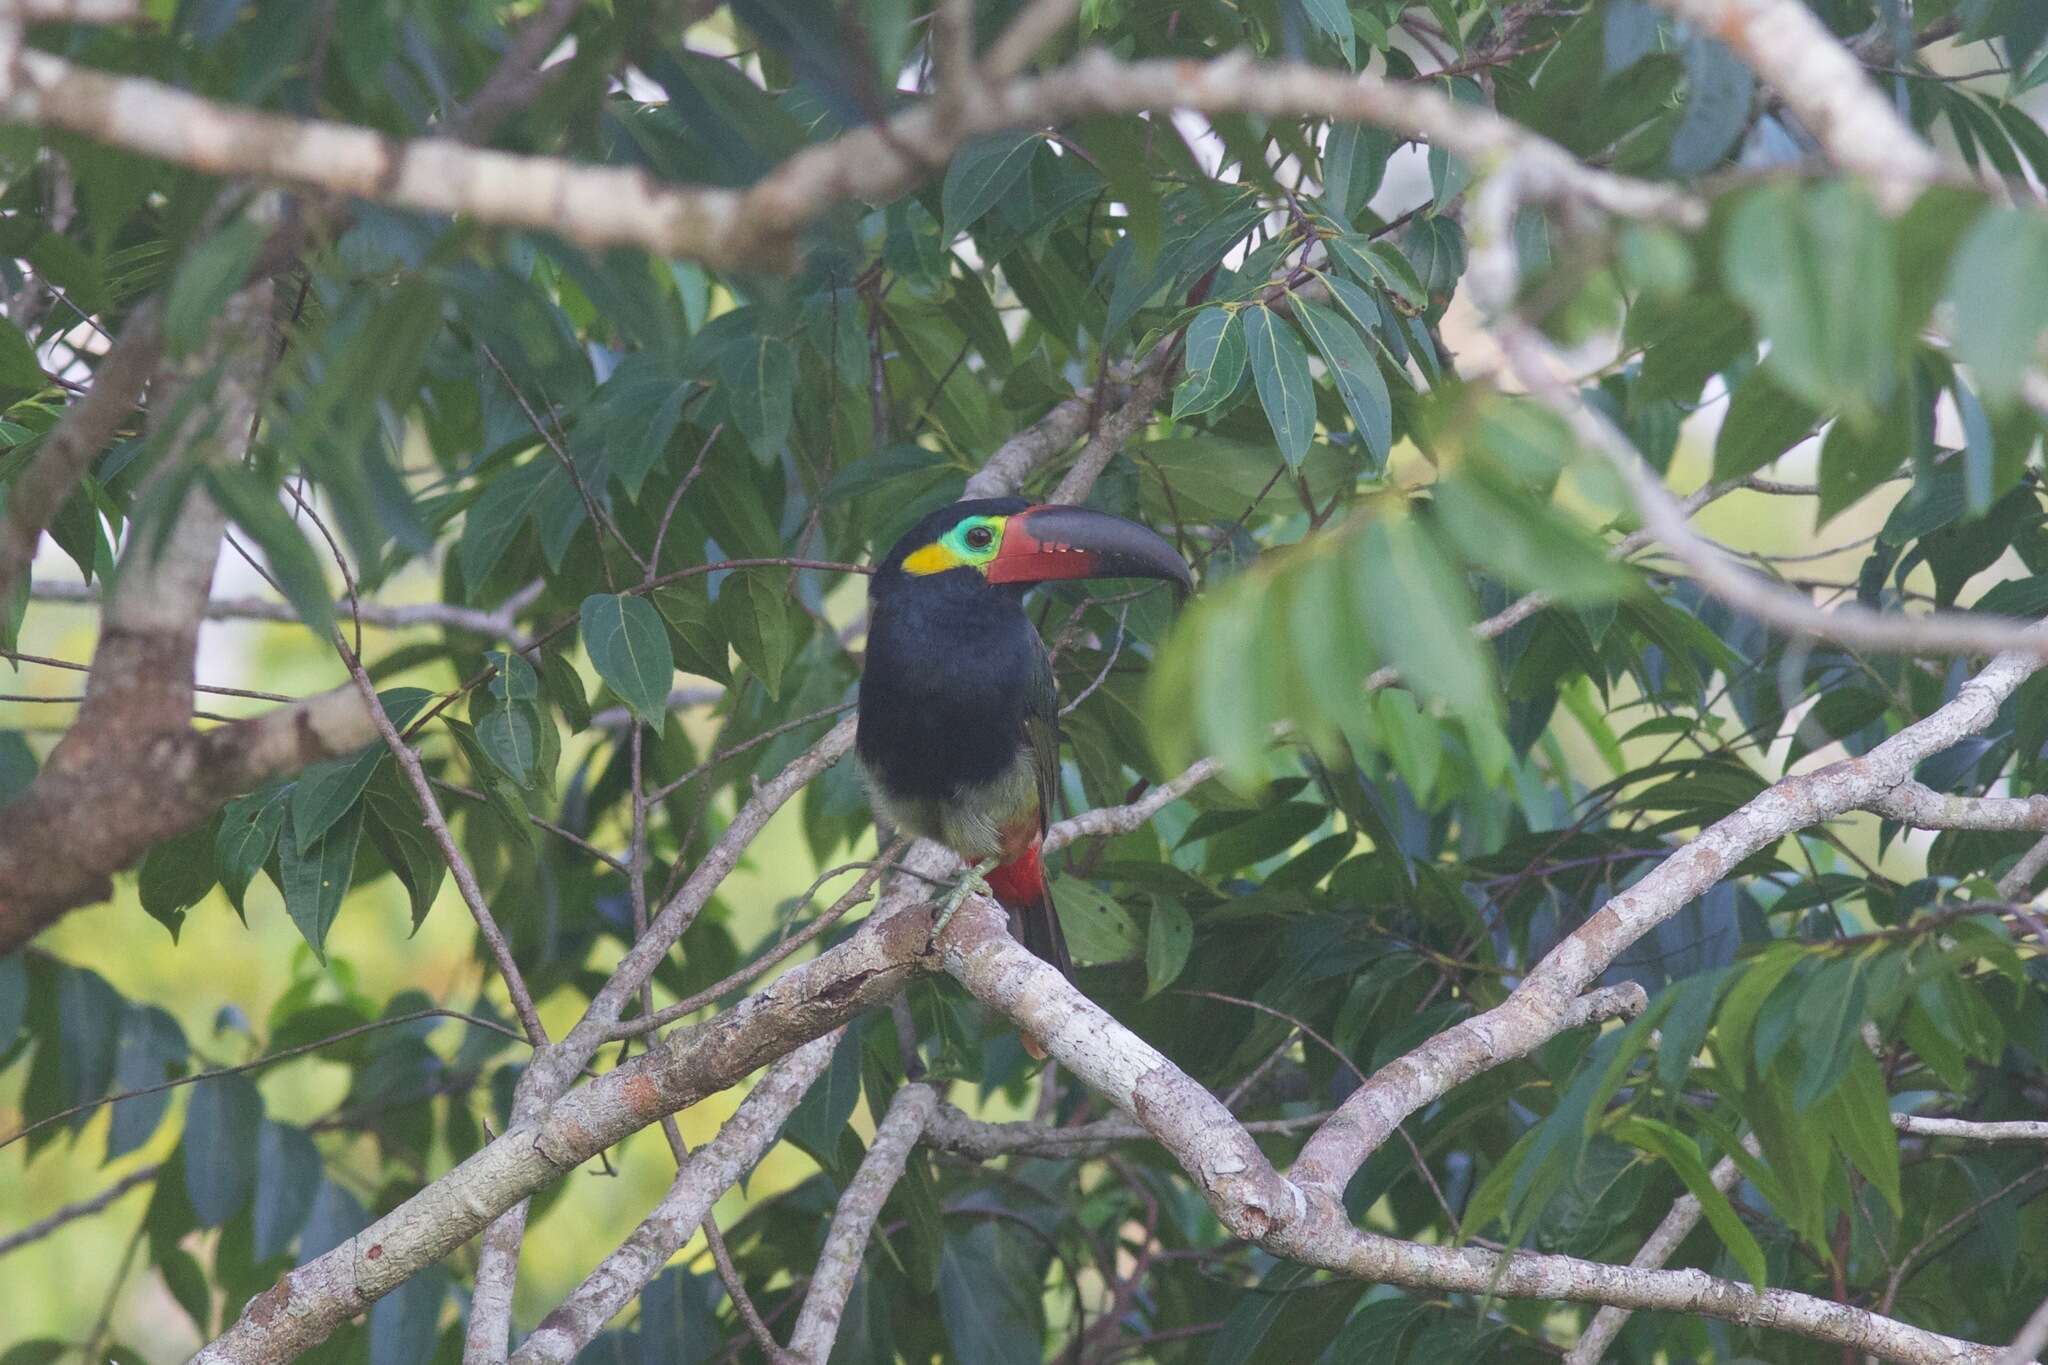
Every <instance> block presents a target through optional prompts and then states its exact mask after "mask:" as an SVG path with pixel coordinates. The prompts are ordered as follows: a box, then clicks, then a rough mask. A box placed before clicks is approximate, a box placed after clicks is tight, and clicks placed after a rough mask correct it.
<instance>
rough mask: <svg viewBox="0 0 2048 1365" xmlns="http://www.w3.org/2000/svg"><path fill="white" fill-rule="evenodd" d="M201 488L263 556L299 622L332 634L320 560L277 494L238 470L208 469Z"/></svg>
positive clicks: (322, 633)
mask: <svg viewBox="0 0 2048 1365" xmlns="http://www.w3.org/2000/svg"><path fill="white" fill-rule="evenodd" d="M206 487H207V491H208V492H210V493H212V494H213V497H214V500H215V501H217V502H218V503H219V504H220V506H221V510H222V511H224V512H226V513H227V514H228V515H229V516H230V517H232V518H233V519H234V521H235V524H236V525H238V526H240V527H241V528H242V529H243V530H244V531H247V532H248V533H249V538H250V539H251V540H254V541H255V542H256V545H257V548H259V549H261V550H262V551H263V557H264V558H265V559H266V560H268V561H269V562H270V572H271V573H272V575H274V576H275V577H276V579H277V583H278V586H279V587H280V588H282V589H283V590H284V595H285V600H287V601H289V602H290V603H291V604H292V609H293V610H295V611H297V612H298V614H299V619H300V620H301V621H304V622H305V623H306V624H307V625H308V626H310V627H312V629H313V631H314V633H316V634H318V635H320V636H323V637H325V636H327V635H329V634H332V633H333V631H334V599H333V597H332V596H331V595H330V594H329V593H328V591H327V578H326V575H325V574H324V573H323V572H322V571H321V568H320V559H319V557H318V556H317V555H315V554H314V553H313V547H312V546H311V545H310V544H308V543H307V542H306V537H305V534H304V533H303V532H302V531H300V530H299V528H298V526H297V525H296V524H295V523H294V522H293V521H292V519H291V516H290V515H289V514H288V513H287V512H286V511H285V510H284V508H283V507H281V506H279V505H278V501H277V490H276V489H275V488H272V487H271V486H270V484H269V482H268V481H267V480H265V479H261V478H258V477H257V476H256V474H255V473H253V472H252V471H250V470H248V469H245V468H243V467H242V466H240V465H228V466H224V467H218V468H212V469H208V470H207V471H206Z"/></svg>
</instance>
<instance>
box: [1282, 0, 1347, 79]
mask: <svg viewBox="0 0 2048 1365" xmlns="http://www.w3.org/2000/svg"><path fill="white" fill-rule="evenodd" d="M1294 3H1295V4H1296V5H1297V6H1299V7H1300V11H1301V15H1302V17H1303V18H1305V19H1307V20H1308V22H1309V26H1310V27H1312V28H1314V29H1315V30H1316V31H1317V32H1318V33H1321V34H1323V35H1324V36H1326V37H1328V38H1330V39H1332V40H1333V41H1334V42H1335V43H1336V44H1337V50H1338V51H1339V52H1342V53H1343V54H1344V64H1345V65H1346V66H1356V65H1357V64H1358V36H1357V30H1356V29H1355V28H1354V27H1353V26H1352V23H1351V11H1350V9H1349V8H1348V7H1347V6H1346V5H1345V4H1344V0H1294Z"/></svg>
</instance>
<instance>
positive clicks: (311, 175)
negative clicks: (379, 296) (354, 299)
mask: <svg viewBox="0 0 2048 1365" xmlns="http://www.w3.org/2000/svg"><path fill="white" fill-rule="evenodd" d="M997 50H998V51H1003V50H1005V49H1004V48H1003V46H1002V43H1001V40H998V44H997ZM1169 109H1188V110H1193V111H1196V112H1201V113H1221V112H1245V113H1253V114H1263V115H1266V116H1268V117H1305V118H1333V119H1339V120H1344V121H1349V122H1365V123H1371V124H1375V125H1377V126H1380V127H1385V128H1391V129H1393V130H1395V131H1397V132H1399V133H1401V134H1402V135H1403V136H1409V137H1415V138H1419V139H1422V140H1426V141H1428V142H1429V143H1430V144H1431V145H1432V146H1436V147H1441V148H1443V149H1444V150H1445V151H1448V152H1450V153H1452V154H1454V155H1457V156H1460V157H1463V158H1464V159H1465V160H1466V161H1468V162H1470V163H1471V164H1473V165H1474V166H1476V167H1480V168H1482V169H1484V168H1487V167H1490V166H1493V165H1494V164H1496V163H1498V162H1502V161H1505V160H1508V159H1510V158H1512V159H1513V160H1514V161H1515V162H1516V164H1517V165H1518V166H1520V167H1522V168H1523V169H1524V171H1525V173H1526V174H1527V175H1529V176H1530V177H1532V178H1535V179H1541V180H1544V181H1546V182H1547V183H1549V184H1550V186H1551V189H1552V191H1553V192H1554V193H1556V194H1557V195H1560V196H1569V197H1572V198H1576V199H1580V200H1583V201H1585V202H1587V203H1590V204H1593V205H1595V206H1597V207H1600V208H1603V209H1606V210H1607V211H1609V212H1613V213H1619V214H1623V215H1625V216H1628V217H1633V218H1648V219H1658V220H1663V221H1670V222H1677V223H1684V224H1697V223H1698V222H1699V221H1701V215H1702V209H1701V207H1700V206H1699V204H1698V203H1697V202H1695V201H1694V200H1693V199H1691V198H1690V197H1689V196H1687V195H1684V194H1682V193H1680V192H1678V191H1676V190H1673V189H1671V188H1668V187H1665V186H1661V185H1653V184H1650V183H1647V182H1644V181H1636V180H1629V179H1626V178H1624V177H1620V176H1615V175H1611V174H1608V173H1606V172H1603V171H1597V170H1593V169H1590V168H1588V167H1585V166H1583V165H1581V164H1580V163H1579V162H1577V161H1576V160H1575V159H1573V158H1572V157H1571V156H1569V155H1568V154H1567V153H1565V152H1564V151H1563V150H1562V149H1561V148H1559V147H1558V146H1557V145H1556V144H1554V143H1552V142H1549V141H1547V140H1546V139H1544V138H1542V137H1539V136H1537V135H1536V134H1533V133H1530V132H1528V131H1527V130H1526V129H1523V128H1521V127H1520V126H1519V125H1517V124H1515V123H1513V122H1512V121H1510V120H1507V119H1504V118H1502V117H1500V116H1498V115H1496V114H1494V113H1492V112H1491V111H1490V110H1486V109H1484V108H1481V107H1479V106H1475V105H1460V104H1456V103H1454V102H1453V101H1451V100H1450V99H1449V98H1448V97H1446V96H1444V95H1442V94H1440V93H1438V92H1436V91H1435V90H1433V89H1430V88H1427V87H1425V86H1420V85H1415V86H1405V85H1395V84H1390V83H1387V82H1384V81H1379V80H1375V79H1373V78H1370V77H1354V76H1351V75H1350V74H1348V73H1343V72H1336V71H1328V70H1324V69H1321V68H1317V67H1313V66H1309V65H1307V64H1305V63H1292V62H1274V63H1255V62H1248V61H1244V60H1240V59H1236V58H1224V59H1220V60H1217V61H1213V62H1208V63H1194V62H1184V61H1165V60H1156V61H1139V62H1120V61H1118V60H1117V59H1115V58H1114V57H1111V56H1109V55H1108V54H1106V53H1102V52H1091V53H1086V54H1083V55H1082V56H1080V57H1078V58H1076V59H1075V60H1074V61H1073V62H1071V63H1069V64H1067V65H1066V66H1063V67H1060V68H1057V69H1055V70H1052V71H1049V72H1046V73H1045V74H1044V75H1041V76H1038V77H1033V78H1019V79H1015V80H1007V81H1003V82H1001V83H999V84H997V85H995V86H994V88H993V89H990V90H987V91H984V92H983V93H982V94H981V96H980V97H979V98H976V99H973V100H970V101H968V102H967V104H966V105H965V106H964V107H963V108H961V109H959V110H953V111H948V110H945V109H942V108H940V107H939V102H937V101H933V102H928V103H926V104H924V105H920V106H918V107H915V108H912V109H910V110H908V111H907V112H905V113H902V114H899V115H897V116H895V117H894V118H891V119H889V120H888V121H887V122H885V123H882V124H878V125H873V126H869V127H863V128H859V129H855V130H853V131H851V132H848V133H845V134H843V135H841V136H840V137H838V138H835V139H832V140H831V141H829V142H825V143H820V144H817V145H815V146H812V147H808V148H806V149H804V150H803V151H800V152H797V153H796V154H794V155H792V156H791V157H790V158H789V159H788V160H786V161H784V162H783V163H782V164H781V165H780V166H778V167H777V168H776V169H775V170H774V171H772V172H770V173H769V174H768V175H767V176H766V177H765V178H764V179H763V180H761V181H760V182H759V183H758V184H756V185H754V186H753V187H752V188H750V189H748V190H746V191H744V192H742V191H736V190H730V189H723V188H717V187H709V186H691V185H668V184H663V183H661V182H659V181H657V180H655V179H653V178H652V177H651V176H649V175H648V174H646V173H645V172H644V171H642V170H639V169H637V168H624V167H611V166H594V165H585V164H579V163H575V162H570V161H565V160H562V159H560V158H555V157H545V156H516V155H512V154H508V153H504V152H495V151H488V150H484V149H480V148H474V147H468V146H465V145H463V144H461V143H459V142H456V141H454V140H452V139H447V138H425V139H419V140H415V141H411V142H394V141H392V140H391V139H389V138H386V137H384V136H382V135H381V134H378V133H376V132H373V131H372V130H370V129H368V128H362V127H356V126H352V125H348V124H342V123H333V122H327V121H322V120H312V119H294V118H286V117H281V116H278V115H273V114H264V113H257V112H255V111H252V110H246V109H239V108H234V107H230V106H227V105H223V104H220V103H217V102H215V101H212V100H207V99H204V98H201V97H199V96H195V95H192V94H189V93H187V92H185V91H182V90H178V89H176V88H174V87H171V86H168V85H164V84H162V83H160V82H156V81H151V80H147V79H144V78H142V77H135V76H114V75H108V74H106V73H103V72H99V71H94V70H91V69H88V68H85V67H81V66H77V65H75V64H73V63H71V62H69V61H67V60H65V59H64V58H61V57H58V56H55V55H53V54H51V53H47V52H42V51H38V50H34V49H28V50H24V51H22V52H21V53H20V54H19V56H18V59H17V61H16V62H15V64H14V67H13V70H12V83H11V86H10V87H9V88H7V89H5V90H4V91H0V117H4V118H5V119H7V120H8V121H10V122H15V123H27V124H35V125H40V126H44V127H50V128H61V129H64V130H67V131H70V132H73V133H77V134H80V135H81V136H84V137H88V138H91V139H93V140H95V141H98V142H103V143H106V144H108V145H110V146H116V147H123V148H126V149H128V150H130V151H135V152H140V153H142V154H144V155H147V156H154V157H157V158H160V159H162V160H165V161H171V162H175V163H177V164H180V165H184V166H189V167H192V168H193V169H196V170H200V171H203V172H205V173H207V174H212V175H224V176H255V177H259V178H263V179H269V180H275V181H281V182H284V183H287V184H295V185H302V186H306V187H309V188H314V189H321V190H327V191H332V192H336V193H341V194H346V195H351V196H354V197H357V198H362V199H369V200H373V201H376V202H380V203H386V204H392V205H396V206H399V207H402V208H409V209H413V210H417V211H420V212H426V213H440V214H452V215H461V216H465V217H470V218H474V219H476V220H477V221H480V222H484V223H491V224H497V225H500V226H508V227H529V228H541V229H545V230H547V231H551V232H556V233H559V234H561V235H562V236H564V237H566V238H568V239H570V240H571V241H574V242H576V243H578V244H579V245H582V246H585V247H609V246H638V247H643V248H645V249H647V250H649V251H652V252H654V253H655V254H656V255H660V256H672V257H680V258H684V259H689V260H695V261H700V262H703V263H705V264H708V265H713V266H717V267H728V268H729V267H742V268H754V269H760V268H766V267H773V268H788V267H789V266H790V265H791V264H792V263H793V258H794V254H795V252H794V248H795V241H796V236H797V234H798V233H799V232H800V231H801V230H802V229H803V228H804V227H805V226H806V225H808V224H809V223H810V222H811V221H812V220H813V219H814V218H815V217H817V216H818V215H819V214H820V213H822V212H824V211H825V210H826V209H828V208H830V207H831V206H832V205H834V204H836V203H841V202H845V201H847V200H852V199H864V200H868V201H870V202H879V201H880V200H883V199H887V198H890V197H893V196H895V195H897V194H899V193H901V192H902V191H904V190H906V189H908V188H910V187H912V186H914V185H916V184H918V183H919V182H921V181H922V180H923V179H924V178H925V177H926V176H928V175H929V174H930V173H931V172H932V171H933V170H934V169H935V168H936V167H938V166H941V165H943V164H944V163H945V161H946V160H947V159H948V158H949V157H950V156H951V154H952V153H953V151H954V150H956V149H957V148H958V147H959V146H960V145H961V143H963V142H964V141H966V140H967V139H968V138H971V137H975V136H978V135H981V134H986V133H992V132H1000V131H1003V130H1005V129H1010V128H1034V127H1044V126H1046V125H1048V124H1054V123H1061V122H1065V121H1068V120H1071V119H1074V118H1077V117H1081V116H1084V115H1089V114H1132V113H1139V112H1143V111H1147V110H1169Z"/></svg>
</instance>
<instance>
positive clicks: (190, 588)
mask: <svg viewBox="0 0 2048 1365" xmlns="http://www.w3.org/2000/svg"><path fill="white" fill-rule="evenodd" d="M270 298H271V290H270V285H269V283H268V282H267V281H266V282H263V283H260V284H256V285H252V286H250V287H248V288H246V289H243V290H242V291H241V292H239V293H238V294H236V295H235V296H234V297H233V298H232V299H230V300H229V302H228V304H227V306H226V308H225V309H223V310H222V312H221V315H220V316H219V317H218V318H217V319H216V320H215V322H214V325H213V328H212V331H211V334H210V336H209V340H208V344H207V345H205V346H203V347H200V348H197V349H196V350H195V352H194V353H193V354H192V355H191V356H188V357H186V358H185V359H184V360H182V361H180V362H179V363H177V364H174V365H166V366H165V367H164V368H163V373H162V374H160V375H159V376H158V378H157V380H156V402H155V404H154V405H153V410H154V416H155V420H156V421H157V422H158V423H159V424H164V425H163V429H162V430H160V432H159V434H160V436H161V438H162V439H163V441H164V444H165V447H166V448H165V451H164V453H163V455H162V457H161V459H160V462H159V464H158V465H157V467H156V469H155V471H153V472H152V474H151V475H150V476H149V477H148V478H147V479H146V480H145V481H144V483H143V486H142V488H141V490H140V491H138V493H137V495H136V497H137V500H138V503H139V507H140V510H139V511H138V514H137V526H136V529H135V531H134V532H133V533H132V534H131V535H130V536H129V538H128V545H127V548H126V549H125V550H124V551H123V553H122V556H121V562H120V565H119V569H118V571H117V575H116V578H115V581H114V584H113V587H112V589H111V591H110V593H109V595H108V597H107V601H106V605H105V607H104V609H103V610H102V612H101V616H100V633H99V643H98V646H97V648H96V649H95V651H94V654H93V661H92V669H91V671H90V673H89V674H88V675H87V679H86V689H85V700H84V702H83V703H82V705H81V706H80V707H79V711H78V717H77V720H76V721H75V722H74V724H73V725H72V728H71V729H70V731H69V732H68V733H66V735H65V736H64V738H63V739H62V740H61V741H60V742H59V743H58V745H57V747H56V748H55V749H54V750H53V751H52V752H51V754H50V758H49V762H48V763H47V764H45V765H44V768H43V771H42V772H41V773H40V774H39V775H38V776H37V777H36V779H35V781H34V782H32V783H31V784H30V785H29V789H28V791H27V792H26V793H24V794H23V795H22V796H21V797H20V798H18V799H17V800H16V801H15V802H13V803H12V804H11V805H9V806H8V807H7V811H6V817H5V818H4V819H0V954H5V953H7V952H10V951H12V950H13V949H14V948H16V947H18V946H20V945H21V944H22V943H25V942H27V941H28V939H29V938H31V937H33V936H34V935H35V933H36V932H37V931H38V930H40V929H41V928H42V927H43V926H44V925H45V924H47V923H49V922H50V921H51V920H53V919H55V918H56V917H57V916H59V915H61V914H62V913H63V912H64V911H65V910H67V909H69V908H70V907H72V906H73V905H77V904H80V903H81V902H83V901H87V900H93V899H97V898H99V897H102V896H104V895H105V894H106V889H107V877H108V875H109V874H111V873H112V872H113V871H114V870H115V869H117V868H120V867H125V866H126V865H127V864H128V863H130V862H132V861H133V860H134V858H135V857H136V856H138V855H139V854H140V853H141V851H142V850H143V849H144V848H146V847H148V846H149V844H151V843H153V842H155V841H156V840H157V839H160V838H163V837H165V836H167V835H169V834H173V833H176V832H177V831H178V830H180V829H183V828H185V827H186V826H187V825H189V824H190V823H193V821H194V820H196V819H198V818H203V816H204V814H206V813H209V812H210V811H211V810H212V809H213V808H214V807H216V806H217V805H218V804H219V802H220V800H221V799H224V794H220V795H217V794H216V793H217V791H218V785H217V784H219V783H221V782H223V781H232V780H233V778H234V777H236V776H239V775H240V774H241V773H242V772H245V771H246V770H247V769H248V767H250V766H252V765H256V764H260V763H262V762H264V761H266V760H268V759H270V758H272V757H274V756H275V754H274V738H275V734H274V731H275V724H276V722H274V721H273V722H272V723H271V725H270V727H267V728H265V729H262V730H254V731H250V732H247V733H246V734H244V735H243V737H244V738H247V739H249V740H251V741H254V742H255V745H257V746H261V751H260V752H256V753H250V754H244V755H237V756H235V758H234V759H232V760H231V761H230V762H229V763H228V764H226V765H223V764H222V763H221V762H220V761H219V757H218V755H219V746H220V745H221V744H222V743H223V740H222V739H221V738H220V737H221V736H223V735H231V734H235V733H237V732H238V731H240V729H241V727H239V726H229V727H224V728H223V729H222V730H217V731H213V732H211V733H209V734H207V735H198V734H195V733H194V732H193V731H192V729H191V722H192V699H193V682H194V677H193V657H194V651H195V650H196V648H197V645H198V638H199V634H198V632H199V618H200V613H201V612H202V610H203V609H204V607H205V603H206V600H207V593H208V589H209V588H210V586H211V585H212V582H213V569H214V562H215V560H216V559H217V558H218V557H219V554H220V544H221V534H222V531H223V530H224V528H225V527H226V524H227V519H226V517H225V516H224V515H223V514H222V512H221V510H220V508H219V507H217V506H216V505H215V504H214V501H213V499H212V498H211V497H210V496H209V495H208V494H207V492H206V490H205V489H204V488H203V487H201V486H199V485H198V484H196V483H188V484H187V486H185V487H184V488H183V489H182V490H180V489H179V488H178V486H177V480H178V479H180V478H184V477H186V476H188V475H189V474H190V473H191V471H192V470H193V469H194V468H203V467H206V466H209V465H221V464H226V463H229V462H232V461H234V460H236V459H239V458H240V457H241V454H242V451H243V448H244V446H245V444H246V442H247V440H248V432H249V430H250V427H251V424H252V422H253V421H254V418H255V414H256V411H257V401H258V392H259V390H260V388H261V386H262V384H263V380H264V375H265V373H266V370H267V367H268V365H269V362H270V354H271V353H270V348H269V336H270V325H269V322H270ZM153 351H154V346H153V344H152V345H148V346H144V345H141V343H140V340H138V343H137V351H136V353H135V355H134V356H132V357H131V358H130V360H129V361H124V362H123V364H124V365H126V364H129V363H133V362H134V361H136V360H139V359H140V357H141V356H142V355H143V354H144V353H153ZM209 379H211V381H212V383H213V389H212V392H211V393H209V394H205V395H194V396H195V398H203V399H204V400H205V401H190V402H180V401H179V395H180V394H181V393H185V392H188V391H189V390H190V388H191V386H193V385H196V384H201V383H205V382H208V380H209ZM121 387H122V385H121V382H120V376H119V375H118V374H117V375H116V376H115V381H114V387H113V388H111V389H109V394H110V400H109V401H110V402H114V403H115V406H117V407H119V408H120V409H121V412H122V413H125V411H126V403H125V401H116V400H117V398H118V395H119V393H120V390H121ZM110 420H118V415H117V416H116V417H115V418H114V419H110ZM358 706H360V703H359V702H358ZM290 710H291V711H292V713H293V717H294V719H293V721H292V723H293V725H294V726H295V727H299V726H303V728H295V730H294V733H293V739H294V741H295V742H294V746H293V747H294V750H295V751H296V752H303V751H304V750H305V749H306V748H307V747H309V746H311V745H317V744H318V743H320V742H321V741H322V740H324V739H325V738H326V737H327V736H326V734H325V733H324V732H322V731H321V730H320V729H319V728H318V727H319V724H320V722H322V721H329V720H331V719H332V717H331V716H330V715H329V714H328V711H329V708H327V707H326V706H324V705H321V704H316V703H304V704H301V705H300V706H298V707H293V708H290ZM357 742H358V743H360V741H357ZM351 747H353V746H351ZM320 756H321V757H326V756H328V755H326V754H321V755H320ZM224 766H225V767H226V769H227V771H226V772H224V771H223V767H224Z"/></svg>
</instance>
